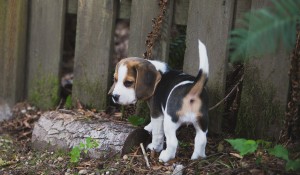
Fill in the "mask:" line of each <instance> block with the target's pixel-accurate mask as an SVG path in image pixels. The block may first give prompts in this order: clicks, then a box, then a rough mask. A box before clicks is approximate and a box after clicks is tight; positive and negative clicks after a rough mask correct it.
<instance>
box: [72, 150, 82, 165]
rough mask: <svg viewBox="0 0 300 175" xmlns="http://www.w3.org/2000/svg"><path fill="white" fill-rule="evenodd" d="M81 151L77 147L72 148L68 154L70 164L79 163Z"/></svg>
mask: <svg viewBox="0 0 300 175" xmlns="http://www.w3.org/2000/svg"><path fill="white" fill-rule="evenodd" d="M80 153H81V149H80V148H79V147H78V146H75V147H73V148H72V150H71V152H70V157H71V160H70V161H71V162H73V163H76V162H78V161H79V158H80Z"/></svg>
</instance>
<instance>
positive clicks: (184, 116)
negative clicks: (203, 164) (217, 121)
mask: <svg viewBox="0 0 300 175" xmlns="http://www.w3.org/2000/svg"><path fill="white" fill-rule="evenodd" d="M199 57H200V58H199V62H200V63H199V64H200V66H199V72H198V75H197V77H194V76H191V75H188V74H185V73H183V72H180V71H177V70H172V69H170V68H169V67H168V65H167V64H166V63H163V62H160V61H153V60H145V59H142V58H137V57H130V58H125V59H122V60H121V61H120V62H119V63H118V64H117V65H116V69H115V74H114V84H113V85H112V87H111V89H110V91H109V94H111V95H112V100H113V101H114V102H115V103H118V104H121V105H128V104H133V103H136V101H137V100H145V101H147V103H148V105H149V108H150V115H151V122H150V123H149V124H148V125H147V126H145V128H144V129H145V130H147V131H149V132H151V133H152V143H150V144H149V145H148V146H147V148H148V149H151V150H155V151H156V152H160V151H161V153H160V156H159V160H160V161H164V162H167V161H169V160H170V159H173V158H175V154H176V149H177V146H178V140H177V138H176V130H177V129H178V128H179V127H180V126H181V125H182V124H183V123H188V124H192V125H193V126H194V127H195V130H196V137H195V146H194V152H193V154H192V157H191V159H197V158H199V157H203V158H204V157H206V155H205V146H206V143H207V138H206V134H207V129H208V95H207V91H206V89H205V84H206V82H207V79H208V70H209V65H208V58H207V53H206V47H205V45H204V44H203V43H202V42H201V41H199ZM164 136H165V137H166V145H167V146H166V149H165V150H163V145H164ZM162 150H163V151H162Z"/></svg>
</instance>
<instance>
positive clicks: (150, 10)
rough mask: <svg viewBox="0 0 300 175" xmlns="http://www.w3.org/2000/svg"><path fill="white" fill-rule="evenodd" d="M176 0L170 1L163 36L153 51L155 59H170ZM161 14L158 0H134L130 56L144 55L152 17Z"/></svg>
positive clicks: (162, 29)
mask: <svg viewBox="0 0 300 175" xmlns="http://www.w3.org/2000/svg"><path fill="white" fill-rule="evenodd" d="M173 4H174V0H169V1H168V7H167V12H166V14H165V17H164V21H163V23H162V28H161V37H160V38H159V41H158V43H155V47H154V49H153V51H152V54H153V59H159V60H162V61H167V60H168V57H169V56H168V55H169V35H170V27H171V22H172V16H173ZM158 15H159V4H158V1H156V0H132V7H131V17H130V37H129V46H128V54H129V56H136V57H143V54H144V53H145V51H146V44H145V42H146V39H147V38H146V37H147V35H148V33H149V32H150V31H152V24H153V22H152V19H153V18H156V17H157V16H158Z"/></svg>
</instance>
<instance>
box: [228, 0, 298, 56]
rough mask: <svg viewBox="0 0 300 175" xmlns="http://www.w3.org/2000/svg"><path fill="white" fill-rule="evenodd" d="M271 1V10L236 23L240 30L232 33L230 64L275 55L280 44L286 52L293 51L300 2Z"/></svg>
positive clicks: (296, 0)
mask: <svg viewBox="0 0 300 175" xmlns="http://www.w3.org/2000/svg"><path fill="white" fill-rule="evenodd" d="M271 1H272V4H273V6H272V7H271V8H262V9H259V10H251V12H249V13H246V14H245V15H244V17H243V18H242V19H241V20H240V21H239V22H240V24H241V27H240V28H237V29H234V30H233V31H232V32H231V38H230V41H229V44H230V49H232V51H233V52H232V53H231V54H230V58H231V60H232V61H238V60H242V59H249V58H250V57H251V56H259V55H262V54H271V53H275V52H276V50H278V48H280V47H281V45H282V44H283V46H284V48H285V49H286V51H291V49H292V48H293V47H294V45H295V42H296V30H297V29H296V28H297V25H298V24H299V21H300V1H298V0H271ZM280 41H281V42H280ZM245 53H247V55H245ZM245 56H246V57H245Z"/></svg>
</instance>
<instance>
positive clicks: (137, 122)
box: [128, 115, 145, 126]
mask: <svg viewBox="0 0 300 175" xmlns="http://www.w3.org/2000/svg"><path fill="white" fill-rule="evenodd" d="M128 121H129V122H130V123H131V124H132V125H134V126H140V125H142V124H144V123H145V119H144V118H141V117H138V116H135V115H132V116H130V117H128Z"/></svg>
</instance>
